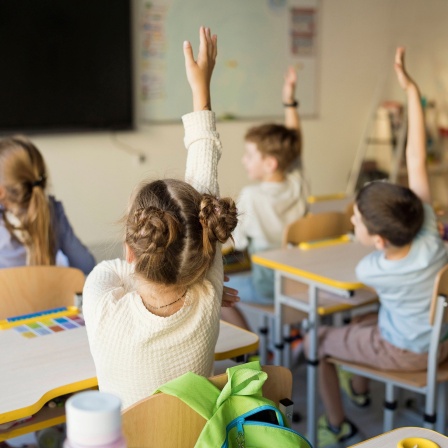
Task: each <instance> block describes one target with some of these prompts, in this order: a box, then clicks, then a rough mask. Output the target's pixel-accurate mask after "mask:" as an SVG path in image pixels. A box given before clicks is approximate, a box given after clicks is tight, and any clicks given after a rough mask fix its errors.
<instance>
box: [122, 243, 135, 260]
mask: <svg viewBox="0 0 448 448" xmlns="http://www.w3.org/2000/svg"><path fill="white" fill-rule="evenodd" d="M124 250H125V253H126V261H127V262H128V263H133V262H134V260H135V255H134V252H133V250H132V249H131V248H130V247H129V246H128V243H124Z"/></svg>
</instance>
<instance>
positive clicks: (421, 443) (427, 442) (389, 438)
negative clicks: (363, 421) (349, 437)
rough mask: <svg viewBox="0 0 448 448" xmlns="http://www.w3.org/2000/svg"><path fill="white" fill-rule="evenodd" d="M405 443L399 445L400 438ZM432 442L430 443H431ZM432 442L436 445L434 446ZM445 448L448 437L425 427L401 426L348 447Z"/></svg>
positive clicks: (447, 444) (447, 443) (447, 445)
mask: <svg viewBox="0 0 448 448" xmlns="http://www.w3.org/2000/svg"><path fill="white" fill-rule="evenodd" d="M406 439H411V440H408V441H407V443H404V444H402V446H400V445H399V442H401V441H402V440H406ZM431 442H432V443H431ZM434 443H436V444H437V445H436V446H434ZM408 447H409V448H415V447H417V448H437V447H438V448H447V447H448V437H446V436H444V435H443V434H440V433H438V432H435V431H432V430H431V429H427V428H418V427H403V428H397V429H393V430H392V431H388V432H386V433H384V434H381V435H379V436H376V437H373V438H372V439H369V440H365V441H364V442H361V443H357V444H356V445H351V446H350V447H349V448H408Z"/></svg>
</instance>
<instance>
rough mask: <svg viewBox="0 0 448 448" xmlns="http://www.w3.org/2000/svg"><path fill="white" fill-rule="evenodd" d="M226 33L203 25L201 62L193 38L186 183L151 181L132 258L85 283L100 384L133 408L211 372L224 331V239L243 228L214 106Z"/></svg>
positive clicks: (144, 188)
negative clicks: (222, 180)
mask: <svg viewBox="0 0 448 448" xmlns="http://www.w3.org/2000/svg"><path fill="white" fill-rule="evenodd" d="M216 54H217V38H216V35H214V36H212V35H211V34H210V29H208V28H203V27H201V28H200V45H199V54H198V58H197V60H196V61H195V60H194V58H193V52H192V49H191V45H190V43H189V42H185V43H184V56H185V66H186V73H187V78H188V82H189V84H190V87H191V90H192V94H193V109H194V112H193V113H190V114H187V115H185V116H183V117H182V119H183V123H184V128H185V139H184V141H185V145H186V147H187V149H188V154H187V166H186V173H185V180H186V182H184V181H181V180H175V179H164V180H155V181H153V182H147V183H144V184H143V185H141V186H140V187H139V188H138V189H137V191H136V192H135V193H134V195H133V197H132V199H131V202H130V206H129V210H128V213H127V216H126V219H125V247H126V261H125V260H110V261H104V262H102V263H100V264H99V265H98V266H97V267H96V268H95V269H94V270H93V271H92V273H91V274H90V275H89V277H88V278H87V281H86V285H85V288H84V293H83V297H84V305H83V311H84V318H85V322H86V329H87V335H88V338H89V345H90V350H91V352H92V356H93V360H94V362H95V367H96V372H97V377H98V384H99V389H100V390H101V391H106V392H111V393H114V394H115V395H117V396H118V397H120V398H121V400H122V403H123V408H127V407H128V406H130V405H132V404H133V403H135V402H137V401H139V400H140V399H142V398H145V397H147V396H149V395H151V394H152V393H153V392H154V391H155V390H156V389H158V388H159V387H160V386H161V385H162V384H164V383H166V382H167V381H169V380H172V379H174V378H176V377H178V376H180V375H182V374H184V373H186V372H189V371H191V372H195V373H197V374H199V375H203V376H206V377H208V376H211V375H212V373H213V365H214V351H215V345H216V341H217V339H218V332H219V319H220V309H221V296H222V294H223V281H224V274H223V262H222V255H221V244H220V243H224V242H225V241H226V240H227V239H228V238H229V237H230V235H231V232H232V231H233V229H234V228H235V226H236V224H237V210H236V207H235V203H234V202H233V201H232V200H231V199H229V198H219V197H218V194H219V188H218V181H217V175H218V169H217V168H218V161H219V158H220V156H221V142H220V140H219V134H218V133H217V132H216V127H215V115H214V113H213V112H212V111H211V105H210V79H211V76H212V72H213V68H214V65H215V59H216Z"/></svg>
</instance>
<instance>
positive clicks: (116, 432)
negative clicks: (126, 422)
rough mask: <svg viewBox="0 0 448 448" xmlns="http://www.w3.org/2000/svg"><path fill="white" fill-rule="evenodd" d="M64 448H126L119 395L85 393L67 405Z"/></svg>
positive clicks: (73, 397)
mask: <svg viewBox="0 0 448 448" xmlns="http://www.w3.org/2000/svg"><path fill="white" fill-rule="evenodd" d="M65 413H66V418H67V438H66V440H65V442H64V448H126V441H125V439H124V437H123V433H122V430H121V400H120V399H119V398H118V397H116V396H115V395H112V394H109V393H105V392H99V391H93V390H92V391H85V392H80V393H78V394H75V395H73V396H71V397H70V398H69V399H68V400H67V402H66V403H65Z"/></svg>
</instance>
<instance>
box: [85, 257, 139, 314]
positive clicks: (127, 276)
mask: <svg viewBox="0 0 448 448" xmlns="http://www.w3.org/2000/svg"><path fill="white" fill-rule="evenodd" d="M133 272H134V270H133V266H132V265H131V264H129V263H128V262H127V261H125V260H120V259H116V260H108V261H103V262H101V263H99V264H98V265H97V266H95V267H94V268H93V270H92V272H91V273H90V274H89V275H88V276H87V279H86V282H85V284H84V289H83V292H82V312H83V315H84V318H85V320H86V322H88V323H93V322H94V321H96V320H97V319H98V318H99V315H100V310H101V309H103V308H104V307H107V305H108V302H110V303H116V302H117V301H118V300H120V299H121V298H122V297H123V296H124V295H125V294H126V292H128V291H130V290H131V289H132V286H131V284H132V281H133Z"/></svg>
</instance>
